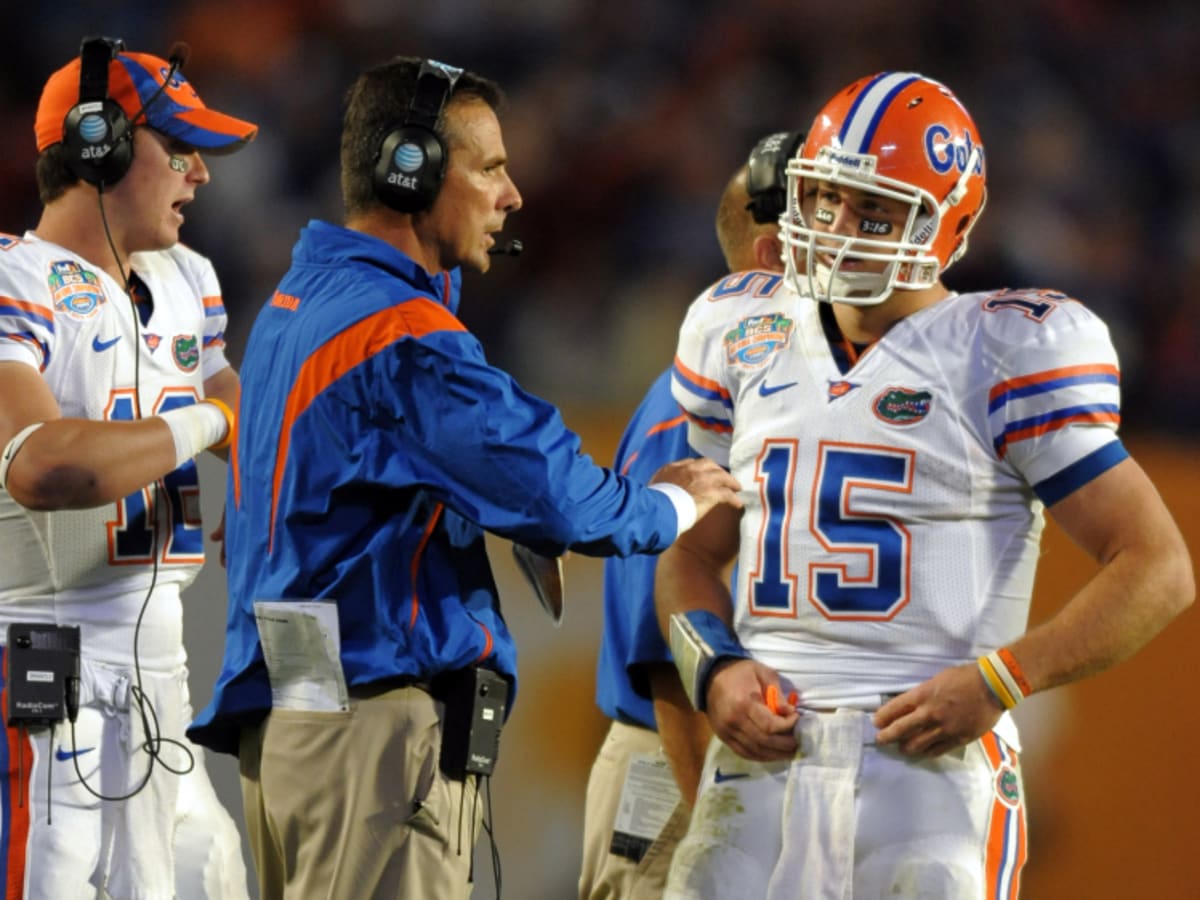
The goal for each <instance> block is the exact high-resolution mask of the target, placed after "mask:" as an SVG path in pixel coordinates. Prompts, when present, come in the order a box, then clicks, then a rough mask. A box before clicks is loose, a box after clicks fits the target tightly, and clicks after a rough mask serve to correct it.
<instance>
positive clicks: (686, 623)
mask: <svg viewBox="0 0 1200 900" xmlns="http://www.w3.org/2000/svg"><path fill="white" fill-rule="evenodd" d="M669 639H670V644H671V656H673V657H674V659H675V668H677V669H678V670H679V678H680V680H681V681H682V682H683V689H684V692H685V693H686V694H687V695H688V700H690V701H691V703H692V706H693V707H695V708H696V710H698V711H699V712H704V709H705V707H706V706H707V705H708V703H707V697H708V682H709V679H710V678H711V677H712V670H713V667H714V666H715V665H716V664H717V663H718V662H719V661H720V660H722V659H730V658H732V659H749V658H750V654H749V653H747V652H746V648H745V647H743V646H742V644H741V641H739V640H738V639H737V635H736V634H734V633H733V629H731V628H730V627H729V626H728V625H726V624H725V623H724V622H723V621H721V619H720V618H719V617H718V616H716V615H715V614H713V613H711V612H709V611H708V610H704V609H692V610H688V611H687V612H684V613H673V614H672V615H671V628H670V635H669Z"/></svg>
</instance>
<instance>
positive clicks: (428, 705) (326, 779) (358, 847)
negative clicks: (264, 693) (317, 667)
mask: <svg viewBox="0 0 1200 900" xmlns="http://www.w3.org/2000/svg"><path fill="white" fill-rule="evenodd" d="M442 712H443V706H442V704H441V703H440V702H438V701H436V700H434V699H433V698H432V697H431V696H430V695H429V694H428V693H426V691H424V690H423V689H422V688H420V687H415V686H412V687H398V688H395V689H393V690H386V691H382V692H379V693H376V694H373V695H371V696H362V695H359V696H358V697H355V696H354V692H353V691H352V699H351V701H350V709H349V710H348V711H346V712H319V713H318V712H299V711H294V710H279V709H277V710H273V711H272V712H271V713H270V715H268V716H267V718H266V719H265V720H263V722H262V723H260V724H259V725H257V726H254V727H251V728H247V729H245V730H243V732H242V738H241V746H240V748H239V760H240V769H241V782H242V800H243V803H244V807H245V815H246V828H247V832H248V834H249V839H250V848H251V850H252V851H253V853H254V859H255V863H256V867H257V869H258V885H259V893H260V897H261V898H262V900H348V898H354V900H372V898H379V900H383V898H389V900H394V898H401V897H403V898H431V900H432V898H437V900H466V898H468V897H469V895H470V892H471V882H470V878H471V856H472V853H473V851H474V847H475V839H476V837H477V836H478V834H479V826H480V822H481V820H482V815H483V804H482V802H480V801H479V798H477V797H475V796H474V794H475V791H476V782H475V777H474V776H468V777H467V780H466V782H465V783H464V782H460V781H453V780H451V779H449V778H447V777H446V776H445V775H443V774H442V772H441V770H440V769H439V768H438V753H439V750H440V747H441V739H442Z"/></svg>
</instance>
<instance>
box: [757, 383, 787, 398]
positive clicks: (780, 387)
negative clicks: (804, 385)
mask: <svg viewBox="0 0 1200 900" xmlns="http://www.w3.org/2000/svg"><path fill="white" fill-rule="evenodd" d="M795 386H796V382H795V381H789V382H788V383H787V384H777V385H775V386H774V387H770V386H768V385H767V383H766V382H765V381H764V382H763V383H762V384H760V385H759V386H758V396H760V397H770V396H771V395H772V394H778V393H779V392H780V391H786V390H787V389H788V388H790V387H795Z"/></svg>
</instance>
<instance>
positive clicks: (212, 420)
mask: <svg viewBox="0 0 1200 900" xmlns="http://www.w3.org/2000/svg"><path fill="white" fill-rule="evenodd" d="M158 418H160V419H162V420H163V421H164V422H166V423H167V427H168V428H170V429H171V437H172V438H173V439H174V441H175V468H179V467H180V466H182V465H183V464H184V463H185V462H187V461H188V460H190V459H192V458H193V457H195V456H198V455H199V454H200V452H201V451H202V450H205V449H207V448H208V447H211V446H212V445H213V444H216V443H218V442H220V441H222V440H224V439H225V435H226V433H227V432H228V429H229V422H228V420H227V419H226V418H225V412H224V411H223V410H222V409H221V408H220V407H218V406H217V405H216V404H215V403H210V402H208V401H201V402H200V403H193V404H191V405H189V406H181V407H179V408H178V409H169V410H167V411H166V412H164V413H159V414H158Z"/></svg>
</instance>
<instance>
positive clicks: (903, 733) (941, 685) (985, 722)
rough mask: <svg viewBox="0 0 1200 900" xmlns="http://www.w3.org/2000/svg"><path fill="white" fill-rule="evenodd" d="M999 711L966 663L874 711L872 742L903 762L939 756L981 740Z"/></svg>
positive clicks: (974, 668) (975, 671)
mask: <svg viewBox="0 0 1200 900" xmlns="http://www.w3.org/2000/svg"><path fill="white" fill-rule="evenodd" d="M1003 711H1004V710H1003V708H1002V707H1001V706H1000V703H999V701H998V700H996V698H995V697H994V696H993V695H992V693H991V691H989V690H988V688H987V685H986V683H985V682H984V680H983V678H982V677H981V676H980V674H979V667H978V666H977V665H976V664H975V663H967V664H966V665H961V666H955V667H953V668H951V669H943V670H942V671H941V672H938V673H937V674H936V675H934V676H933V677H932V678H930V679H929V680H928V681H925V682H922V683H921V684H919V685H917V686H916V687H915V688H913V689H912V690H910V691H905V692H904V693H903V694H900V695H899V696H898V697H893V698H892V699H891V700H889V701H888V702H887V703H885V704H884V705H883V706H881V707H879V709H878V710H877V711H876V713H875V718H874V722H875V727H876V728H878V729H879V733H878V734H877V735H876V736H875V742H876V743H877V744H895V745H896V747H897V749H899V751H900V752H901V753H903V754H905V755H906V756H918V757H934V756H940V755H941V754H943V753H946V752H947V751H950V750H954V749H956V748H958V747H962V746H965V745H966V744H969V743H971V742H972V741H974V740H976V739H978V738H979V737H981V736H982V735H985V734H987V733H988V732H989V731H991V730H992V728H993V727H994V726H995V724H996V722H997V721H998V720H999V719H1000V715H1001V713H1003Z"/></svg>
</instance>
